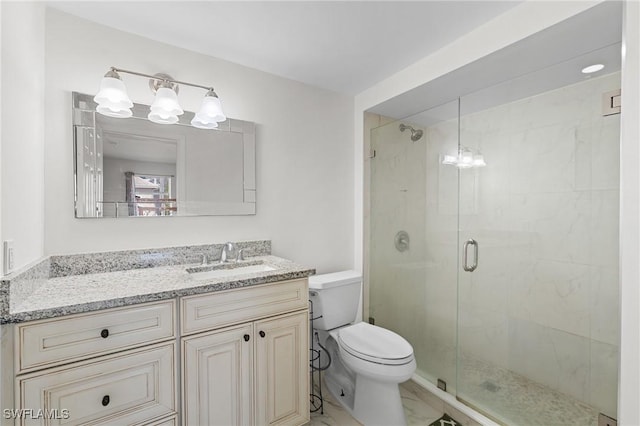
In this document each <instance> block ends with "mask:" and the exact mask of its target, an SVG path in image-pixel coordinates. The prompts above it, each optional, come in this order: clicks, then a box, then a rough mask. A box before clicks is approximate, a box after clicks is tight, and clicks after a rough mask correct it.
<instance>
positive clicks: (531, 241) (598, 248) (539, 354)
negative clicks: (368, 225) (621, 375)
mask: <svg viewBox="0 0 640 426" xmlns="http://www.w3.org/2000/svg"><path fill="white" fill-rule="evenodd" d="M547 71H549V70H547ZM516 83H518V82H509V83H507V84H504V85H501V86H500V87H496V88H490V89H487V90H486V91H485V93H477V94H474V95H471V96H468V97H465V98H462V99H461V101H460V107H461V115H460V146H459V147H458V148H459V149H458V153H457V154H458V156H459V157H461V158H464V157H465V156H466V158H467V160H466V161H467V163H468V164H467V163H465V164H464V165H463V166H462V167H461V165H460V164H458V165H456V166H455V167H456V168H457V169H458V171H459V174H460V175H459V179H460V180H459V182H460V190H459V196H460V201H459V209H460V212H459V213H460V225H459V232H460V233H459V237H458V242H459V245H460V251H459V263H460V267H459V271H460V272H459V279H458V327H459V328H458V347H457V349H458V369H457V374H458V380H457V397H458V398H459V399H461V400H463V401H464V402H466V403H468V404H469V405H471V406H473V407H475V408H477V409H479V410H480V411H483V412H485V413H486V414H488V415H489V416H491V417H494V418H495V419H497V420H499V421H501V422H503V423H505V424H514V425H574V424H575V425H593V424H597V417H598V413H599V412H602V413H604V414H607V415H609V416H610V417H615V416H616V393H617V391H616V389H617V354H618V346H617V344H618V343H617V342H618V336H619V334H618V333H619V332H618V326H617V318H618V305H617V297H618V279H617V277H618V270H617V262H618V255H617V244H618V243H617V239H618V224H617V220H618V201H619V200H618V180H619V178H618V173H619V172H618V159H617V158H618V152H619V151H618V149H619V148H618V144H619V116H617V115H609V116H603V114H602V108H601V103H602V96H603V93H607V92H609V91H612V90H616V89H617V88H619V73H612V74H608V75H604V76H601V77H597V78H591V79H588V80H585V81H583V82H580V83H578V84H573V85H570V86H566V87H561V88H559V89H555V90H550V91H546V92H541V93H536V94H533V95H532V96H529V97H521V98H519V99H517V100H514V101H510V102H505V103H502V104H499V105H497V106H493V107H491V108H485V109H478V108H476V106H477V105H481V104H482V102H479V99H480V98H482V99H487V98H491V96H493V98H495V93H499V92H501V93H509V90H510V89H511V87H516ZM520 83H521V82H520ZM510 85H513V86H510ZM519 87H522V86H521V85H519ZM494 89H500V90H494ZM453 154H455V153H452V155H453ZM469 159H470V160H469ZM474 161H475V164H474ZM452 167H453V165H452ZM476 259H477V262H476Z"/></svg>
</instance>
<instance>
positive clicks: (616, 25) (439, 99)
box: [370, 1, 622, 126]
mask: <svg viewBox="0 0 640 426" xmlns="http://www.w3.org/2000/svg"><path fill="white" fill-rule="evenodd" d="M621 40H622V2H619V1H606V2H602V3H600V4H598V5H597V6H594V7H592V8H590V9H587V10H586V11H584V12H582V13H580V14H578V15H575V16H573V17H571V18H569V19H567V20H565V21H562V22H560V23H558V24H556V25H553V26H551V27H549V28H547V29H545V30H543V31H540V32H538V33H536V34H533V35H531V36H529V37H527V38H525V39H523V40H521V41H519V42H517V43H514V44H511V45H509V46H507V47H505V48H503V49H501V50H498V51H496V52H494V53H492V54H490V55H487V56H485V57H483V58H481V59H479V60H477V61H474V62H472V63H470V64H468V65H465V66H463V67H461V68H458V69H456V70H454V71H452V72H450V73H448V74H445V75H443V76H441V77H438V78H436V79H434V80H431V81H429V82H427V83H425V84H423V85H421V86H418V87H416V88H414V89H412V90H409V91H407V92H405V93H402V94H400V95H398V96H395V97H393V98H391V99H388V100H386V101H384V102H382V103H380V104H379V105H376V106H375V107H373V108H371V109H370V111H371V112H375V113H377V114H380V115H384V116H387V117H393V118H397V119H400V118H403V119H406V120H408V121H410V122H412V123H415V124H420V125H424V126H428V125H429V124H430V123H432V122H438V121H440V120H443V119H448V118H452V117H453V116H455V115H456V114H457V113H458V108H457V102H452V101H453V100H455V99H457V98H458V97H460V98H461V104H460V107H461V110H460V113H461V114H462V115H465V114H469V113H473V112H476V111H481V110H483V109H486V108H490V107H492V106H496V105H501V104H504V103H508V102H512V101H515V100H517V99H522V98H525V97H529V96H533V95H535V94H539V93H542V92H546V91H549V90H553V89H556V88H559V87H563V86H566V85H569V84H574V83H578V82H580V81H583V80H585V79H588V78H593V77H598V76H601V75H604V74H608V73H612V72H616V71H619V70H620V66H621ZM598 63H599V64H603V65H605V68H604V69H603V70H602V71H599V72H597V73H595V74H589V75H585V74H583V73H582V72H581V70H582V68H584V67H585V66H587V65H592V64H598ZM418 111H420V113H417V114H416V112H418Z"/></svg>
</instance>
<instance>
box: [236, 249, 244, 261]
mask: <svg viewBox="0 0 640 426" xmlns="http://www.w3.org/2000/svg"><path fill="white" fill-rule="evenodd" d="M241 260H244V249H240V250H238V254H237V255H236V262H240V261H241Z"/></svg>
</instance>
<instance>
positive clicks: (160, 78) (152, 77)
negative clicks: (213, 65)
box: [111, 67, 213, 90]
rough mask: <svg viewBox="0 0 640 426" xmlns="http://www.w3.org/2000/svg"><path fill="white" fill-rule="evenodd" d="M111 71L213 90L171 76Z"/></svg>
mask: <svg viewBox="0 0 640 426" xmlns="http://www.w3.org/2000/svg"><path fill="white" fill-rule="evenodd" d="M111 71H115V72H123V73H125V74H131V75H137V76H140V77H147V78H150V79H152V80H160V81H167V82H169V83H176V84H184V85H185V86H191V87H198V88H200V89H205V90H213V87H211V86H202V85H200V84H194V83H188V82H186V81H180V80H173V79H171V78H162V77H158V76H157V75H151V74H145V73H142V72H137V71H129V70H124V69H122V68H116V67H111Z"/></svg>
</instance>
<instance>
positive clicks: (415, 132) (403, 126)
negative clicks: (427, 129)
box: [400, 123, 423, 142]
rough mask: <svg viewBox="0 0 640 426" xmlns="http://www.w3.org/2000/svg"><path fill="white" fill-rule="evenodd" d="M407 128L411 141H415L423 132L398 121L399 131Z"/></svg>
mask: <svg viewBox="0 0 640 426" xmlns="http://www.w3.org/2000/svg"><path fill="white" fill-rule="evenodd" d="M407 129H409V130H411V140H412V141H414V142H416V141H418V140H420V138H421V137H422V134H423V132H422V130H420V129H418V130H416V129H414V128H413V127H411V126H408V125H406V124H404V123H400V131H401V132H404V131H405V130H407Z"/></svg>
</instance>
